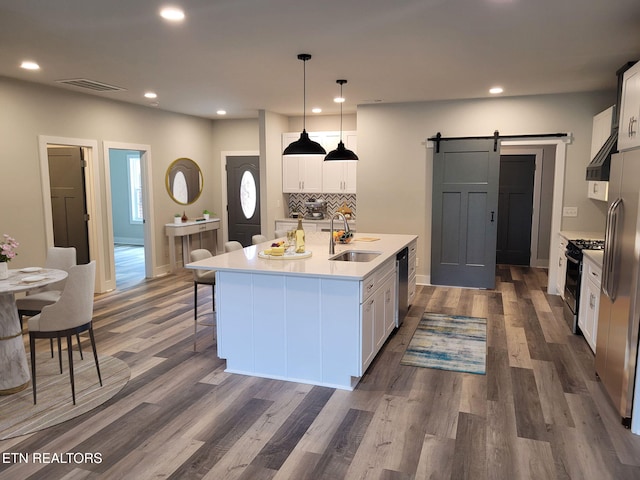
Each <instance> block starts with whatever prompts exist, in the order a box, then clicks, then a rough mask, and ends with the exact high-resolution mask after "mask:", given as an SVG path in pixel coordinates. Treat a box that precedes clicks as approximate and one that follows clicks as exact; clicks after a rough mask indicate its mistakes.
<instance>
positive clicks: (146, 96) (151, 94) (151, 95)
mask: <svg viewBox="0 0 640 480" xmlns="http://www.w3.org/2000/svg"><path fill="white" fill-rule="evenodd" d="M144 96H145V98H158V94H157V93H155V92H147V93H145V94H144Z"/></svg>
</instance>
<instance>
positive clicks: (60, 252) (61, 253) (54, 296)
mask: <svg viewBox="0 0 640 480" xmlns="http://www.w3.org/2000/svg"><path fill="white" fill-rule="evenodd" d="M75 264H76V249H75V247H49V248H48V249H47V259H46V260H45V263H44V268H55V269H57V270H64V271H65V272H67V273H69V269H70V268H71V267H73V266H74V265H75ZM66 281H67V279H66V278H65V279H64V280H60V281H59V282H55V283H51V284H49V285H47V286H45V287H42V288H41V289H38V290H37V291H35V292H32V293H27V295H26V296H25V297H22V298H17V299H16V306H17V307H18V321H19V322H20V330H22V317H23V316H28V317H32V316H34V315H37V314H38V313H40V312H41V311H42V308H43V307H44V306H46V305H51V304H54V303H56V302H57V301H58V299H59V298H60V295H61V294H62V289H63V288H64V285H65V282H66ZM76 339H77V341H78V349H79V351H80V356H81V358H84V357H82V347H81V346H80V335H79V334H78V335H76ZM51 356H52V357H53V339H51ZM60 373H62V371H61V372H60Z"/></svg>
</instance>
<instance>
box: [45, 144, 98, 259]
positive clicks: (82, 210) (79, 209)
mask: <svg viewBox="0 0 640 480" xmlns="http://www.w3.org/2000/svg"><path fill="white" fill-rule="evenodd" d="M47 157H48V160H49V184H50V187H51V209H52V215H53V240H54V245H55V246H56V247H75V248H76V255H77V262H78V264H84V263H89V233H88V229H87V222H88V220H89V217H88V215H87V202H86V195H85V182H84V168H85V167H84V160H83V158H82V149H81V148H80V147H49V148H48V149H47Z"/></svg>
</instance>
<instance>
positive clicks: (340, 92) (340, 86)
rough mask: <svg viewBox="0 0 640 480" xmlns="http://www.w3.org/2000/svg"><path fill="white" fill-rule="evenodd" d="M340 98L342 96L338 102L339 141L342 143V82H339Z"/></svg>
mask: <svg viewBox="0 0 640 480" xmlns="http://www.w3.org/2000/svg"><path fill="white" fill-rule="evenodd" d="M340 98H342V102H340V142H341V143H342V104H343V103H344V97H343V96H342V83H340Z"/></svg>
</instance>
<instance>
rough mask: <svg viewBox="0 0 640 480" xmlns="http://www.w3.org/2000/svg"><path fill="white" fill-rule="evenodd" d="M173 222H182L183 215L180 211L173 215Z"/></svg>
mask: <svg viewBox="0 0 640 480" xmlns="http://www.w3.org/2000/svg"><path fill="white" fill-rule="evenodd" d="M173 223H176V224H180V223H182V215H180V214H179V213H176V214H175V215H174V216H173Z"/></svg>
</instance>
